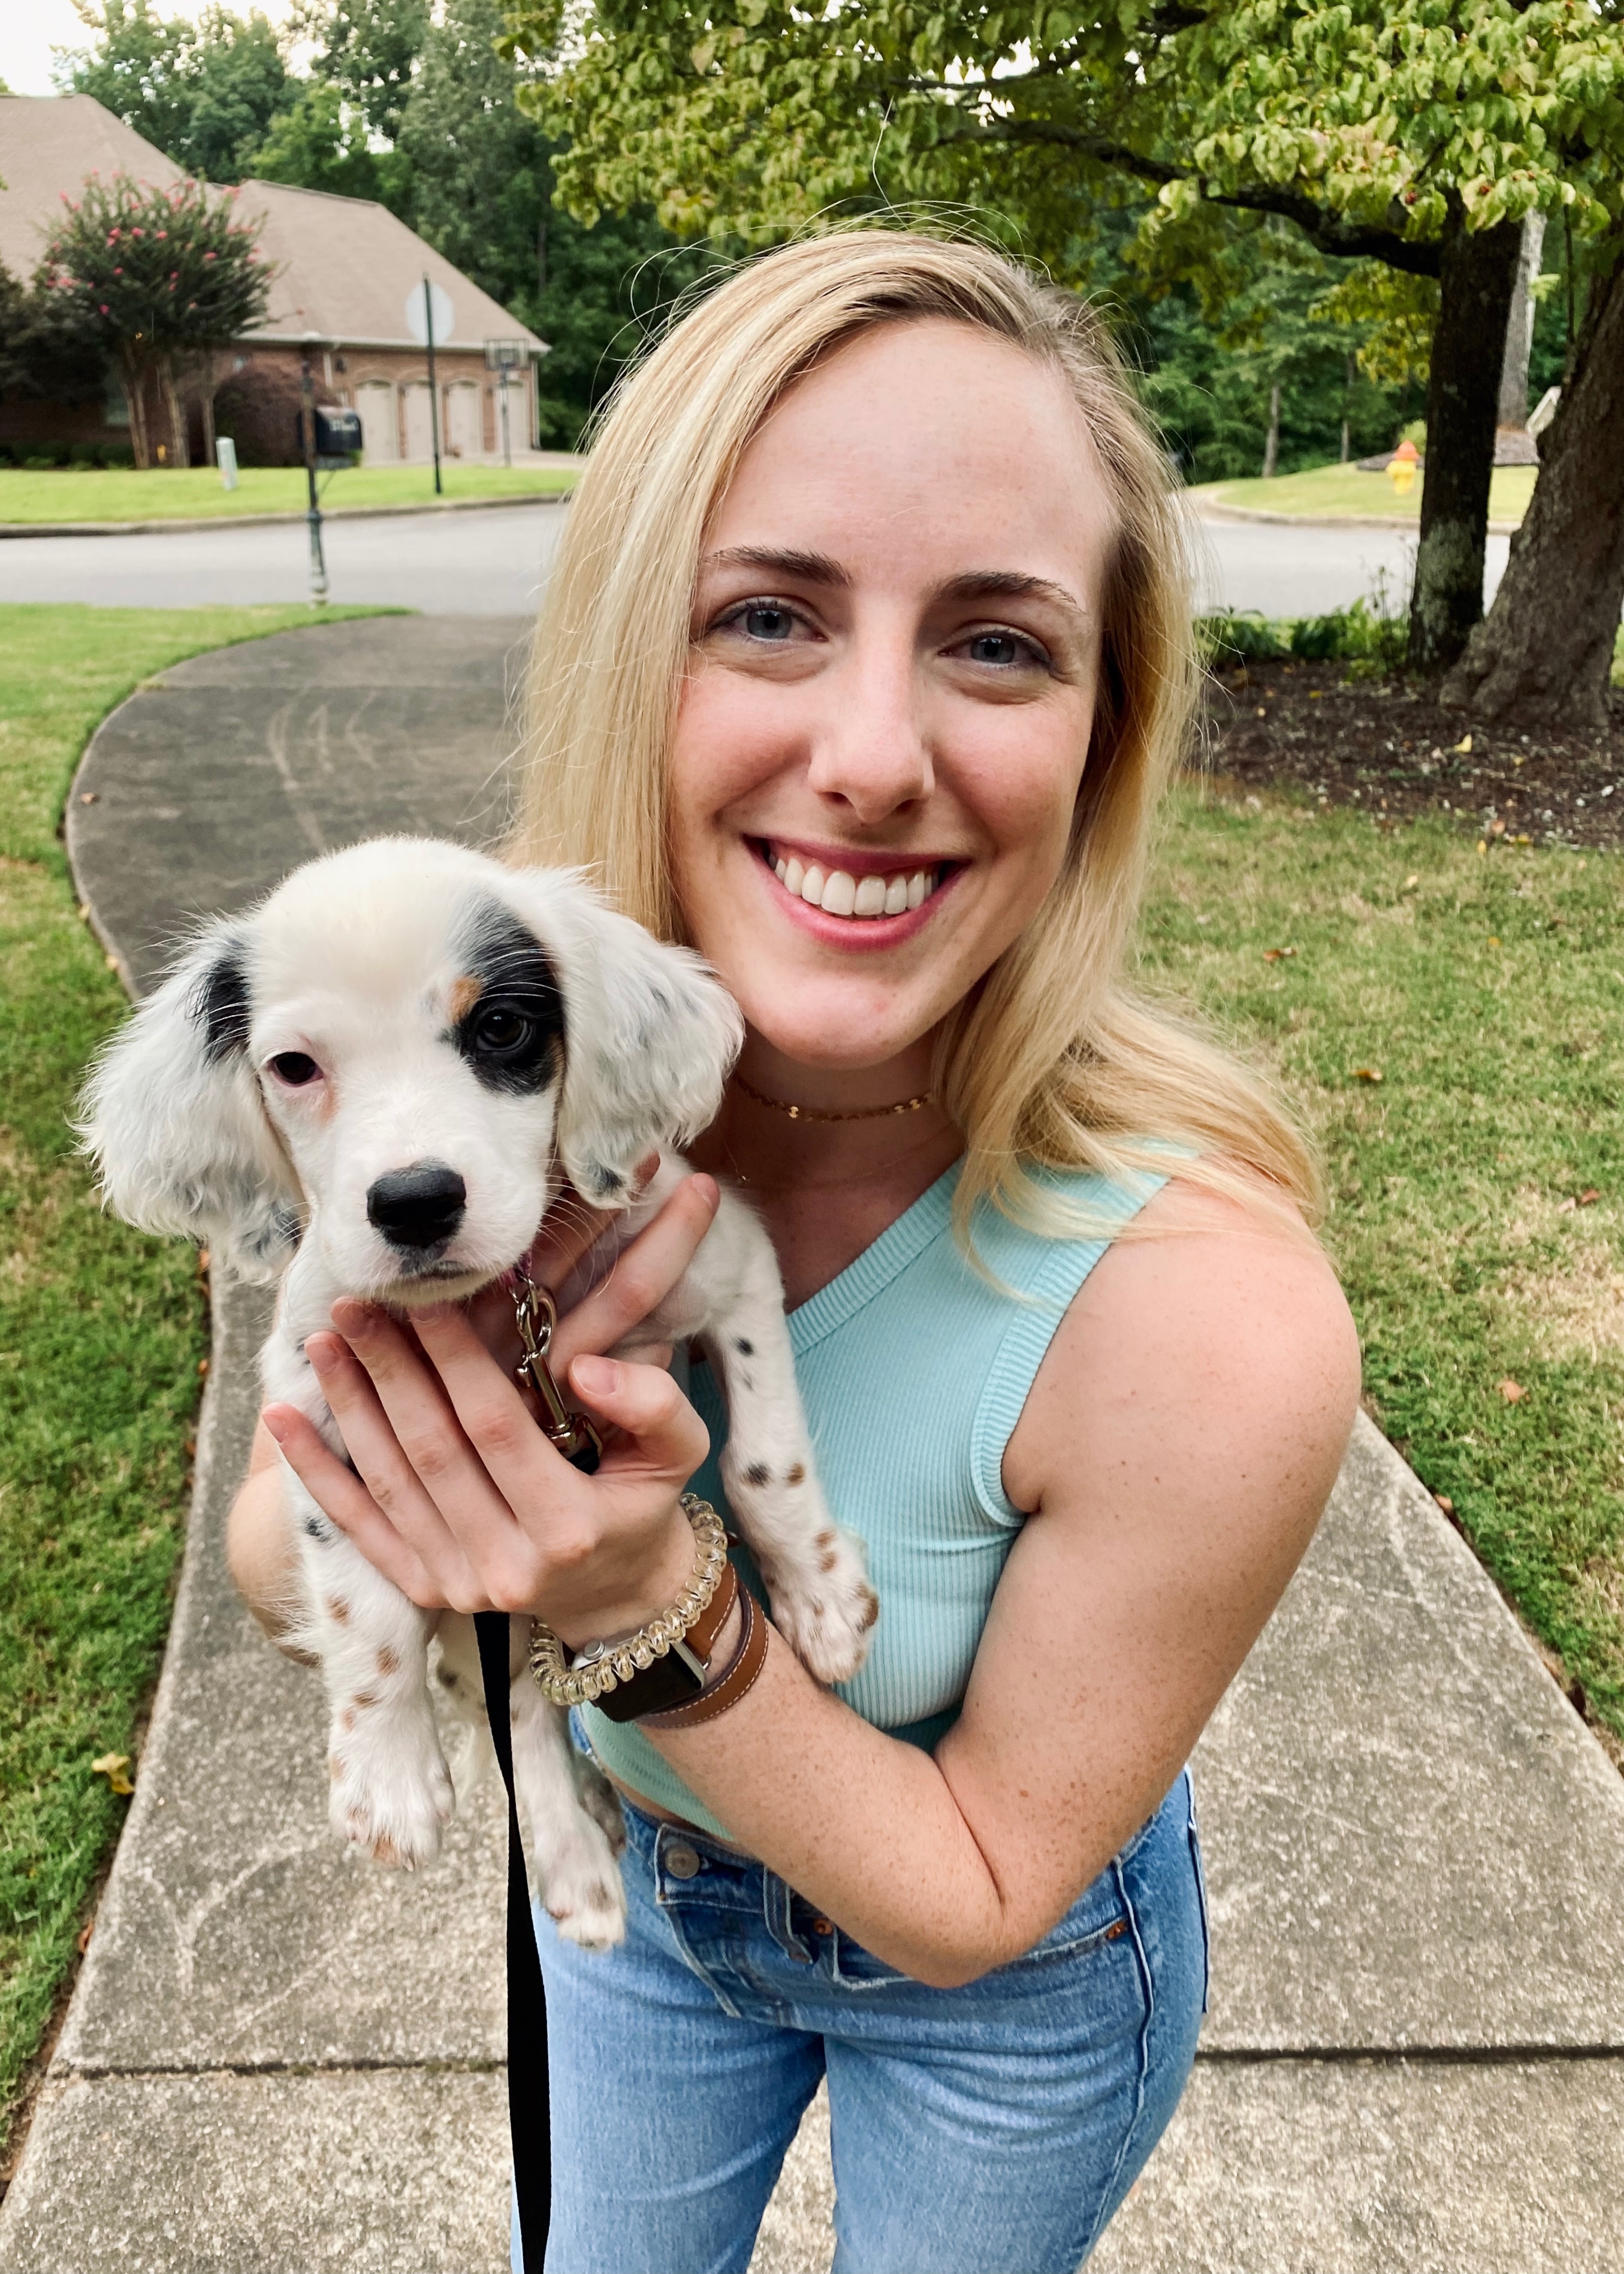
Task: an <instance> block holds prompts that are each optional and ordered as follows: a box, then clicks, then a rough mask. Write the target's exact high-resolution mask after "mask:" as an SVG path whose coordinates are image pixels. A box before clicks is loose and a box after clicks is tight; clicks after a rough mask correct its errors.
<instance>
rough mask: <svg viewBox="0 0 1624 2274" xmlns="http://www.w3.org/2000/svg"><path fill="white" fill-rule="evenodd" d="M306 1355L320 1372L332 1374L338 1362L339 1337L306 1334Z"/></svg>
mask: <svg viewBox="0 0 1624 2274" xmlns="http://www.w3.org/2000/svg"><path fill="white" fill-rule="evenodd" d="M305 1357H306V1358H307V1359H309V1360H310V1362H311V1364H312V1367H314V1368H315V1370H316V1372H317V1373H318V1374H331V1373H332V1371H333V1368H334V1367H335V1366H336V1365H337V1364H338V1338H337V1337H336V1336H335V1335H306V1336H305Z"/></svg>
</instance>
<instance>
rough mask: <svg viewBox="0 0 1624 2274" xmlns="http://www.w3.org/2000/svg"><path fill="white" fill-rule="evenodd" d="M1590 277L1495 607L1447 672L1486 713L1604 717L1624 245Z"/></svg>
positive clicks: (1623, 388)
mask: <svg viewBox="0 0 1624 2274" xmlns="http://www.w3.org/2000/svg"><path fill="white" fill-rule="evenodd" d="M1607 252H1608V254H1609V255H1610V258H1609V260H1607V262H1606V264H1605V266H1604V267H1602V268H1601V269H1600V271H1599V273H1598V275H1597V276H1596V278H1595V280H1594V282H1593V284H1592V287H1591V290H1590V305H1589V307H1588V309H1587V311H1586V313H1585V318H1584V325H1583V331H1582V332H1581V334H1580V335H1579V339H1578V341H1577V343H1576V352H1575V358H1574V370H1573V373H1572V374H1571V376H1570V378H1569V380H1568V384H1567V386H1566V387H1565V388H1563V391H1562V400H1561V404H1560V408H1559V410H1558V412H1557V416H1556V421H1555V424H1554V425H1553V426H1552V427H1551V428H1550V429H1549V431H1548V432H1547V433H1546V435H1545V441H1544V446H1543V448H1542V450H1541V455H1540V469H1539V479H1538V482H1537V483H1536V484H1535V486H1534V496H1533V501H1532V503H1531V504H1530V508H1529V511H1528V516H1527V518H1526V520H1525V521H1524V522H1523V523H1522V527H1521V528H1520V529H1519V530H1518V531H1517V532H1516V534H1515V536H1514V537H1513V538H1512V540H1511V558H1510V560H1509V561H1508V562H1507V569H1506V574H1505V576H1504V577H1503V578H1502V580H1501V583H1500V590H1499V591H1498V592H1497V593H1496V594H1495V596H1494V605H1493V606H1492V608H1491V609H1490V611H1489V613H1488V614H1487V616H1486V617H1485V619H1484V621H1483V622H1482V623H1480V624H1479V625H1478V626H1477V629H1476V631H1475V632H1474V633H1473V634H1472V636H1471V640H1470V644H1469V646H1468V647H1467V650H1466V652H1465V654H1464V655H1463V656H1462V659H1461V660H1460V662H1459V663H1458V664H1457V665H1456V666H1455V669H1454V670H1453V671H1452V672H1451V673H1450V674H1449V676H1448V677H1447V680H1446V681H1445V682H1444V686H1443V690H1442V693H1443V699H1444V701H1445V702H1447V703H1455V704H1461V705H1462V707H1466V706H1470V709H1471V711H1472V712H1473V713H1474V715H1476V716H1477V717H1480V718H1490V719H1501V718H1507V717H1509V716H1511V715H1513V714H1514V713H1515V715H1517V716H1520V717H1523V718H1527V719H1538V720H1542V721H1554V720H1560V721H1561V722H1562V723H1563V724H1565V725H1572V726H1600V725H1602V724H1603V723H1604V722H1605V719H1606V717H1607V712H1608V697H1607V690H1608V682H1609V680H1610V678H1611V675H1612V669H1613V647H1614V643H1615V641H1616V640H1617V637H1618V630H1619V617H1620V612H1621V611H1624V243H1620V242H1614V243H1613V245H1609V246H1608V247H1607Z"/></svg>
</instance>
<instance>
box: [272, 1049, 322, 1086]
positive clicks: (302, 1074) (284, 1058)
mask: <svg viewBox="0 0 1624 2274" xmlns="http://www.w3.org/2000/svg"><path fill="white" fill-rule="evenodd" d="M271 1072H272V1073H274V1075H275V1077H276V1079H277V1081H285V1082H286V1083H287V1085H288V1087H289V1089H303V1088H304V1087H305V1083H306V1082H310V1081H320V1078H321V1068H320V1066H319V1065H317V1064H316V1061H315V1059H314V1058H307V1057H306V1056H305V1052H304V1051H303V1050H280V1051H278V1053H277V1055H276V1056H275V1057H274V1058H273V1059H272V1060H271Z"/></svg>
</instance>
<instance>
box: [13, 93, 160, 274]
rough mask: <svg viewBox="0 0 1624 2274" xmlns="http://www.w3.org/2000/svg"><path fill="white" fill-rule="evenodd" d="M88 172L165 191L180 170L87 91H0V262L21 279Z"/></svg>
mask: <svg viewBox="0 0 1624 2274" xmlns="http://www.w3.org/2000/svg"><path fill="white" fill-rule="evenodd" d="M87 174H106V175H112V174H133V175H134V176H135V177H136V179H137V181H139V182H155V183H157V184H160V185H161V186H162V188H164V189H166V190H167V189H169V187H171V185H172V184H174V183H176V182H180V181H184V179H185V175H184V172H183V170H182V169H181V168H180V167H179V166H177V164H176V163H175V162H174V160H173V159H172V158H166V157H165V156H164V154H163V153H162V150H159V149H155V148H154V146H153V145H152V144H151V143H150V142H148V141H147V139H146V138H145V137H144V136H143V135H139V134H138V133H137V132H136V131H135V129H134V127H133V126H126V125H125V124H124V120H123V119H122V118H115V117H114V116H113V114H112V112H111V111H110V110H104V109H102V105H101V104H100V103H99V102H97V101H96V99H95V97H94V95H93V94H54V95H53V94H6V95H0V260H3V261H4V263H5V265H6V267H8V268H9V269H10V270H11V274H12V275H13V276H17V277H20V278H21V279H22V281H23V282H25V283H26V282H27V280H28V278H29V277H30V276H32V275H33V274H34V270H35V268H36V267H38V266H39V262H40V256H41V253H43V252H44V250H45V240H46V237H48V236H49V233H50V231H51V230H52V228H53V227H54V226H55V223H56V216H57V215H58V214H59V213H60V212H61V211H62V200H63V199H64V196H65V197H72V196H74V195H75V194H76V193H77V192H78V190H79V185H80V184H81V183H82V182H83V181H84V179H85V177H86V175H87Z"/></svg>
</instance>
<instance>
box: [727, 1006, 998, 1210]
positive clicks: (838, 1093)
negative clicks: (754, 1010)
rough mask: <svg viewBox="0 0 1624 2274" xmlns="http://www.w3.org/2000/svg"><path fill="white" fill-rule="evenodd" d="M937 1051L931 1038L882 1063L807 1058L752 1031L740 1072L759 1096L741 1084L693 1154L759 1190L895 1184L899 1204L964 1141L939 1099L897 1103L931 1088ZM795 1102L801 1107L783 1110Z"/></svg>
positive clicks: (888, 1187) (879, 1188) (878, 1188)
mask: <svg viewBox="0 0 1624 2274" xmlns="http://www.w3.org/2000/svg"><path fill="white" fill-rule="evenodd" d="M931 1058H932V1050H931V1043H930V1038H929V1037H927V1038H926V1039H925V1040H924V1041H922V1042H921V1043H916V1044H915V1045H914V1047H913V1048H912V1049H910V1050H905V1051H902V1052H899V1053H898V1056H897V1057H895V1058H889V1059H887V1060H885V1061H884V1063H883V1064H882V1065H875V1066H862V1067H854V1068H853V1067H831V1066H806V1065H797V1064H796V1063H795V1062H794V1061H793V1060H792V1059H789V1058H786V1057H784V1055H783V1053H782V1052H781V1051H778V1050H774V1049H773V1048H772V1046H771V1044H770V1043H765V1042H763V1040H762V1039H761V1037H760V1036H759V1035H755V1034H752V1035H750V1036H749V1037H748V1040H747V1042H746V1044H745V1048H744V1052H743V1055H742V1057H741V1060H740V1072H741V1074H742V1075H743V1077H744V1080H745V1081H748V1084H749V1085H750V1089H752V1090H755V1091H756V1092H757V1093H759V1095H758V1096H751V1095H750V1094H749V1091H748V1090H746V1089H745V1088H742V1086H741V1084H740V1083H738V1082H734V1083H733V1084H732V1085H731V1086H730V1087H729V1089H728V1092H727V1096H726V1099H725V1101H724V1103H723V1106H722V1111H721V1112H720V1114H719V1115H718V1118H717V1120H716V1121H715V1123H714V1124H713V1125H712V1126H711V1129H710V1130H709V1131H708V1132H707V1133H706V1136H705V1138H704V1140H703V1142H702V1144H701V1145H700V1146H698V1147H696V1148H694V1157H695V1160H699V1161H702V1162H703V1165H704V1166H705V1167H706V1168H713V1169H716V1170H718V1171H721V1172H722V1173H723V1174H724V1175H726V1174H731V1175H733V1176H735V1177H738V1178H741V1180H742V1181H743V1182H744V1183H745V1184H747V1185H748V1186H750V1187H751V1188H752V1189H753V1190H754V1191H755V1192H756V1193H757V1194H758V1195H766V1194H782V1195H784V1196H785V1197H786V1198H789V1197H793V1195H795V1194H798V1193H810V1192H814V1191H822V1192H827V1191H830V1190H831V1189H838V1190H842V1191H846V1192H848V1193H849V1192H852V1191H853V1190H861V1189H868V1190H869V1191H873V1192H876V1193H891V1192H894V1193H897V1194H898V1195H900V1197H899V1199H898V1212H900V1209H902V1208H906V1206H907V1205H908V1204H909V1202H910V1201H912V1200H914V1199H916V1198H917V1197H918V1194H919V1193H921V1192H923V1191H924V1190H925V1188H926V1187H927V1186H929V1185H931V1184H934V1183H935V1181H936V1178H937V1177H939V1176H940V1175H941V1174H942V1172H943V1171H944V1169H946V1168H947V1167H948V1166H949V1165H950V1163H951V1162H953V1161H954V1160H956V1159H957V1157H958V1156H959V1153H960V1151H962V1149H963V1141H962V1139H961V1138H960V1136H959V1132H958V1130H957V1129H956V1128H955V1127H954V1126H953V1124H952V1123H951V1121H950V1120H949V1119H948V1117H947V1115H946V1114H945V1113H944V1111H942V1108H941V1107H940V1105H939V1104H937V1103H936V1101H935V1099H934V1098H929V1102H928V1103H925V1104H922V1105H921V1106H918V1107H917V1108H916V1109H914V1111H906V1112H901V1113H898V1112H895V1111H891V1109H892V1108H893V1107H896V1106H898V1105H901V1104H905V1103H906V1102H907V1101H908V1100H910V1099H914V1098H917V1097H921V1096H927V1097H928V1096H929V1092H930V1089H931ZM767 1101H771V1102H770V1103H769V1102H767ZM791 1105H794V1106H799V1107H801V1109H802V1110H803V1111H802V1114H801V1116H795V1115H791V1114H790V1113H788V1112H786V1111H784V1110H783V1109H784V1108H786V1107H787V1106H791ZM840 1116H846V1117H850V1118H835V1117H840ZM820 1117H830V1118H820Z"/></svg>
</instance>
